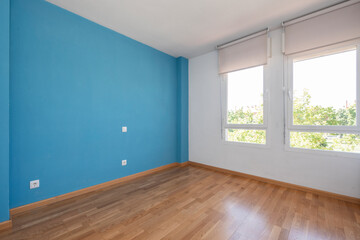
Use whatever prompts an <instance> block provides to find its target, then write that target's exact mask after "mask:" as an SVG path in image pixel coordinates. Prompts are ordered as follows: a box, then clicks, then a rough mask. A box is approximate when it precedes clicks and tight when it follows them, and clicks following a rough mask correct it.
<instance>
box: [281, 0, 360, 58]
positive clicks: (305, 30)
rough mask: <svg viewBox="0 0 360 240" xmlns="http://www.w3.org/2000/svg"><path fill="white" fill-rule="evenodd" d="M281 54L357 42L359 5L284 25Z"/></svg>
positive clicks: (359, 30) (359, 25) (358, 34)
mask: <svg viewBox="0 0 360 240" xmlns="http://www.w3.org/2000/svg"><path fill="white" fill-rule="evenodd" d="M283 25H284V31H285V36H284V40H285V42H284V52H285V54H293V53H298V52H302V51H306V50H311V49H315V48H319V47H325V46H328V45H332V44H336V43H341V42H345V41H349V40H354V39H357V38H360V3H359V2H358V3H355V4H352V5H348V6H345V7H340V8H337V9H335V10H332V11H329V12H325V13H323V14H320V15H315V16H314V17H309V18H306V17H303V18H301V19H298V20H293V21H289V22H285V23H283Z"/></svg>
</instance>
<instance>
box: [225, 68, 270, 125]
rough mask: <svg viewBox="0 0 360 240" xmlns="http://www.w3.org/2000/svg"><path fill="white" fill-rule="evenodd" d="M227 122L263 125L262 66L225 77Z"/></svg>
mask: <svg viewBox="0 0 360 240" xmlns="http://www.w3.org/2000/svg"><path fill="white" fill-rule="evenodd" d="M227 79H228V80H227V87H228V89H227V93H228V95H227V105H228V109H227V116H228V117H227V118H228V119H227V121H228V123H232V124H263V122H264V120H263V115H264V114H263V112H264V110H263V66H259V67H254V68H249V69H244V70H240V71H236V72H232V73H228V75H227Z"/></svg>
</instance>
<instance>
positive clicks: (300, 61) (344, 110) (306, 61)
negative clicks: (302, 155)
mask: <svg viewBox="0 0 360 240" xmlns="http://www.w3.org/2000/svg"><path fill="white" fill-rule="evenodd" d="M358 55H359V49H358V48H356V47H350V48H345V49H335V50H331V51H330V50H327V51H326V52H315V53H314V52H312V53H302V54H297V55H292V56H291V55H290V56H288V61H287V69H288V76H287V77H288V82H287V83H288V93H287V95H288V97H287V98H288V101H287V103H288V104H287V105H288V108H287V110H288V113H287V116H288V122H287V125H288V128H287V145H288V147H290V148H297V149H315V150H328V151H338V152H353V153H360V135H359V133H360V131H359V130H360V128H359V123H360V121H359V92H360V91H359V85H360V83H359V76H358V74H359V73H358V71H359V70H358V69H359V67H358V66H359V62H358V59H359V56H358Z"/></svg>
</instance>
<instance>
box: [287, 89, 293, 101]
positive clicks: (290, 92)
mask: <svg viewBox="0 0 360 240" xmlns="http://www.w3.org/2000/svg"><path fill="white" fill-rule="evenodd" d="M288 98H289V99H290V100H291V101H292V100H293V93H292V91H291V90H289V91H288Z"/></svg>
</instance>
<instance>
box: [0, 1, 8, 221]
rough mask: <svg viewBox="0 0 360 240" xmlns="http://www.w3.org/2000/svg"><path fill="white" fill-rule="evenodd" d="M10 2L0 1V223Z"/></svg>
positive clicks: (4, 203) (4, 204)
mask: <svg viewBox="0 0 360 240" xmlns="http://www.w3.org/2000/svg"><path fill="white" fill-rule="evenodd" d="M9 24H10V2H9V0H0V182H1V187H0V222H3V221H6V220H9V35H10V33H9Z"/></svg>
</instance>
